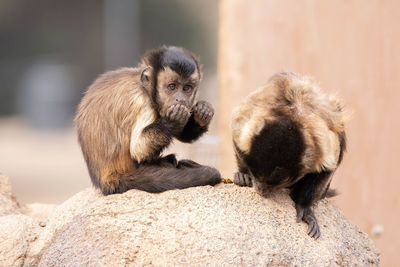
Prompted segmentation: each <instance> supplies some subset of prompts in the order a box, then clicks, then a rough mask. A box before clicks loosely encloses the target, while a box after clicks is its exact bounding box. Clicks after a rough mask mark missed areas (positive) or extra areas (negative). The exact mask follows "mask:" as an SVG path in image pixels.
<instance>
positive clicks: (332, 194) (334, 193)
mask: <svg viewBox="0 0 400 267" xmlns="http://www.w3.org/2000/svg"><path fill="white" fill-rule="evenodd" d="M337 195H339V192H338V191H337V190H336V189H328V191H326V194H325V197H326V198H331V197H336V196H337Z"/></svg>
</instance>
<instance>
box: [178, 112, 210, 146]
mask: <svg viewBox="0 0 400 267" xmlns="http://www.w3.org/2000/svg"><path fill="white" fill-rule="evenodd" d="M208 125H209V123H208V124H206V125H204V126H200V124H198V123H197V122H196V121H195V119H194V115H193V114H192V115H191V116H190V118H189V120H188V122H187V123H186V125H185V127H184V128H183V130H182V132H180V133H179V134H177V135H175V138H176V139H178V140H179V141H181V142H185V143H191V142H193V141H195V140H197V139H198V138H199V137H200V136H202V135H203V134H204V133H205V132H207V130H208Z"/></svg>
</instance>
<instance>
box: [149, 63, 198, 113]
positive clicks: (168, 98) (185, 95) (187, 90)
mask: <svg viewBox="0 0 400 267" xmlns="http://www.w3.org/2000/svg"><path fill="white" fill-rule="evenodd" d="M199 82H200V79H199V72H198V71H197V70H196V71H195V72H194V73H193V74H192V75H190V76H189V77H186V78H185V77H182V76H181V75H179V74H178V73H176V72H175V71H174V70H172V69H171V68H169V67H166V68H164V69H162V70H160V72H159V73H158V75H157V97H156V101H157V104H158V106H159V107H160V114H161V115H164V114H165V113H166V111H167V109H168V108H169V107H171V106H173V105H176V104H180V105H183V106H185V107H186V108H188V109H189V110H191V109H192V107H193V105H194V104H195V101H196V98H197V88H198V85H199Z"/></svg>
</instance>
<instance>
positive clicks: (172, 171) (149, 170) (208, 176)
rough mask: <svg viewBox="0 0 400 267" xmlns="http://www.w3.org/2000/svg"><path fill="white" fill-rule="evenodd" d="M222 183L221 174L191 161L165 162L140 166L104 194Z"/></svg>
mask: <svg viewBox="0 0 400 267" xmlns="http://www.w3.org/2000/svg"><path fill="white" fill-rule="evenodd" d="M220 182H221V174H220V173H219V171H218V170H216V169H215V168H212V167H208V166H203V165H200V164H198V163H196V162H194V161H191V160H181V161H179V162H177V163H174V162H166V161H163V162H162V163H161V164H142V165H140V166H139V167H138V168H137V169H136V170H135V172H134V173H133V174H128V175H122V176H121V177H120V179H119V182H118V185H116V186H115V189H114V190H113V192H104V191H107V190H103V194H105V195H108V194H113V193H123V192H125V191H127V190H129V189H138V190H143V191H146V192H150V193H160V192H164V191H167V190H172V189H184V188H188V187H194V186H203V185H215V184H218V183H220Z"/></svg>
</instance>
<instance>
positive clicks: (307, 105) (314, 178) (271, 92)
mask: <svg viewBox="0 0 400 267" xmlns="http://www.w3.org/2000/svg"><path fill="white" fill-rule="evenodd" d="M345 117H346V116H345V114H344V112H343V105H342V104H341V103H340V102H339V100H337V99H336V98H334V97H333V96H328V95H326V94H325V93H323V92H322V91H321V90H320V89H319V87H318V85H317V84H316V83H315V82H314V81H313V80H311V79H310V78H308V77H305V76H300V75H298V74H295V73H291V72H290V73H287V72H283V73H278V74H276V75H274V76H273V77H272V78H271V79H270V80H269V82H268V83H267V84H266V85H265V86H264V87H262V88H259V89H258V90H256V91H254V92H253V93H251V94H250V95H249V96H248V97H247V98H246V99H245V100H244V101H243V102H242V104H241V105H240V106H238V107H237V108H235V110H234V111H233V116H232V137H233V143H234V148H235V153H236V159H237V164H238V172H237V173H236V174H235V176H234V183H235V184H238V185H241V186H254V188H255V189H256V191H257V192H258V193H260V195H264V196H265V195H268V193H269V192H271V191H273V190H277V189H280V188H288V189H289V190H290V196H291V198H292V199H293V201H294V202H295V205H296V211H297V221H298V222H299V221H301V220H303V221H305V222H306V223H307V224H308V234H309V235H310V236H312V237H314V238H318V237H319V236H320V230H319V226H318V223H317V219H316V217H315V215H314V212H313V210H312V209H311V207H312V206H313V205H314V204H316V203H317V202H318V200H320V199H322V198H324V197H326V196H333V195H334V191H333V190H329V185H330V182H331V179H332V174H333V173H334V171H335V170H336V168H337V167H338V166H339V164H340V163H341V161H342V158H343V153H344V151H345V150H346V135H345V128H344V121H345Z"/></svg>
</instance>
